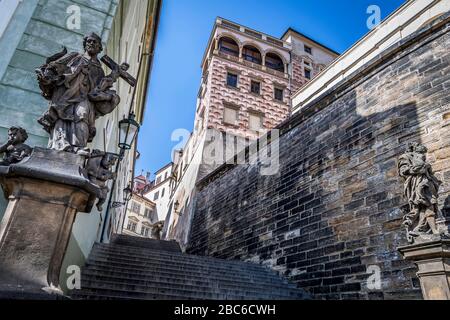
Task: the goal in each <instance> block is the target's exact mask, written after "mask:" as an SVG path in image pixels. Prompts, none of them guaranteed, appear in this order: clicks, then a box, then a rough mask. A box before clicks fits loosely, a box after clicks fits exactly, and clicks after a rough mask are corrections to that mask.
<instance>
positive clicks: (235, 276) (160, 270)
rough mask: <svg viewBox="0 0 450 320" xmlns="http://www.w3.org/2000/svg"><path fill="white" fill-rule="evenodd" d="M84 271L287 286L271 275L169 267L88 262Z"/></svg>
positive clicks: (281, 280)
mask: <svg viewBox="0 0 450 320" xmlns="http://www.w3.org/2000/svg"><path fill="white" fill-rule="evenodd" d="M85 269H86V270H94V269H97V270H98V271H102V270H109V271H111V270H116V271H121V272H124V273H127V274H138V273H139V272H142V273H147V274H158V275H159V274H161V275H164V276H171V275H173V276H184V275H189V276H191V277H196V278H212V279H227V280H231V281H233V280H234V281H260V282H263V283H267V284H270V283H279V282H283V283H285V284H286V285H287V284H288V282H287V280H285V279H282V278H281V279H280V278H279V277H276V276H274V275H272V274H263V275H258V274H253V273H238V272H232V273H230V272H220V273H212V272H204V271H203V272H202V271H192V270H182V269H171V268H169V267H153V268H142V267H136V266H133V265H123V264H121V265H114V264H111V263H110V262H107V261H95V262H94V263H91V262H90V261H89V260H88V263H87V265H86V268H85Z"/></svg>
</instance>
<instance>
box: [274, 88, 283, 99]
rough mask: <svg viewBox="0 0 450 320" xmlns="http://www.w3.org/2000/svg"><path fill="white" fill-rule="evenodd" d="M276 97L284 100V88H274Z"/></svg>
mask: <svg viewBox="0 0 450 320" xmlns="http://www.w3.org/2000/svg"><path fill="white" fill-rule="evenodd" d="M274 98H275V100H278V101H283V89H280V88H276V87H275V89H274Z"/></svg>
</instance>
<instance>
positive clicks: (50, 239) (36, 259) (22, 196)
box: [0, 148, 98, 299]
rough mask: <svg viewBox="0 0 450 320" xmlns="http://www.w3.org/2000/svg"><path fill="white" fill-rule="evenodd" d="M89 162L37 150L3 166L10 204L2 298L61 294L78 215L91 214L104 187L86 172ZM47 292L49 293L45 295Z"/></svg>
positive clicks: (1, 242)
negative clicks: (68, 248)
mask: <svg viewBox="0 0 450 320" xmlns="http://www.w3.org/2000/svg"><path fill="white" fill-rule="evenodd" d="M84 161H85V160H84V158H83V157H81V156H78V155H75V154H70V153H66V152H58V151H53V150H48V149H42V148H35V150H34V151H33V153H32V155H31V157H29V158H27V159H25V160H23V161H22V162H20V163H18V164H13V165H10V166H7V167H4V166H0V183H1V185H2V188H3V191H4V193H5V196H6V197H8V198H9V205H8V208H7V210H6V212H5V216H4V218H3V220H2V222H1V224H0V296H2V297H3V298H5V297H6V298H8V297H11V298H14V299H17V298H20V297H21V296H23V297H24V298H40V299H41V298H45V297H44V296H45V291H46V292H49V293H58V292H60V290H59V275H60V272H61V265H62V262H63V259H64V255H65V252H66V249H67V245H68V242H69V238H70V234H71V230H72V225H73V222H74V220H75V217H76V214H77V212H90V211H91V209H92V206H93V204H94V201H95V199H96V194H97V192H98V189H97V188H96V186H94V185H92V184H91V183H90V182H89V181H88V180H87V179H86V178H85V177H84V176H83V175H82V174H81V171H80V168H82V167H83V165H84ZM43 289H44V290H45V291H43Z"/></svg>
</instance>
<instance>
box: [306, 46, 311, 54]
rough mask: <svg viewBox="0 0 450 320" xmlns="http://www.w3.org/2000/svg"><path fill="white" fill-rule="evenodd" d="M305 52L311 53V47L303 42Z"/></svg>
mask: <svg viewBox="0 0 450 320" xmlns="http://www.w3.org/2000/svg"><path fill="white" fill-rule="evenodd" d="M305 52H306V53H309V54H312V48H311V47H308V46H307V45H306V44H305Z"/></svg>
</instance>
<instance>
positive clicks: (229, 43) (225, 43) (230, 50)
mask: <svg viewBox="0 0 450 320" xmlns="http://www.w3.org/2000/svg"><path fill="white" fill-rule="evenodd" d="M219 51H220V52H223V53H225V54H229V55H231V56H235V57H239V46H238V45H237V43H236V41H234V40H233V39H231V38H228V37H223V38H220V40H219Z"/></svg>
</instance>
